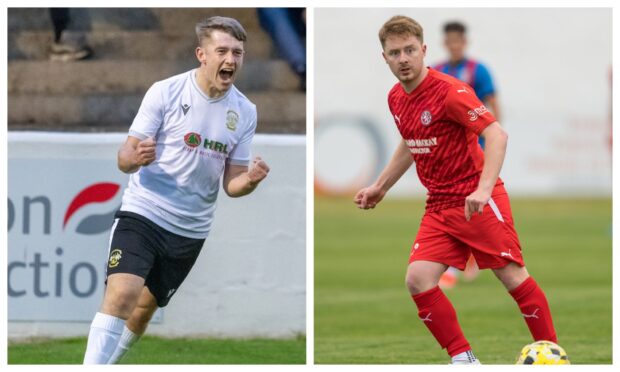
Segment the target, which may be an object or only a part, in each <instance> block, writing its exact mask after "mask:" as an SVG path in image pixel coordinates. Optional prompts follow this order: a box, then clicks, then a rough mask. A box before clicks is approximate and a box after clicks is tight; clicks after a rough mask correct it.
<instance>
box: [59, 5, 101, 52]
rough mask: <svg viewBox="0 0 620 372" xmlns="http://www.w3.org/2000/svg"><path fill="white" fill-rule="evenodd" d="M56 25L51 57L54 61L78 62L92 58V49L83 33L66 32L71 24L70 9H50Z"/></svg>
mask: <svg viewBox="0 0 620 372" xmlns="http://www.w3.org/2000/svg"><path fill="white" fill-rule="evenodd" d="M50 17H51V19H52V24H53V25H54V41H53V42H52V44H51V45H50V51H49V53H50V54H49V57H50V59H51V60H52V61H62V62H69V61H78V60H80V59H86V58H89V57H90V56H92V54H93V51H92V49H91V48H90V47H89V46H88V45H86V42H85V40H84V34H83V33H81V32H65V30H66V29H67V27H68V26H69V24H70V23H71V13H70V11H69V8H50Z"/></svg>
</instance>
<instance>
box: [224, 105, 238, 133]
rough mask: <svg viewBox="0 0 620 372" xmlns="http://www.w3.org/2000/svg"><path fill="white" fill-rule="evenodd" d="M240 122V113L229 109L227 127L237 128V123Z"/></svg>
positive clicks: (232, 129)
mask: <svg viewBox="0 0 620 372" xmlns="http://www.w3.org/2000/svg"><path fill="white" fill-rule="evenodd" d="M238 122H239V114H237V113H236V112H234V111H233V110H228V112H227V113H226V128H228V129H230V130H231V131H233V132H234V131H235V130H237V123H238Z"/></svg>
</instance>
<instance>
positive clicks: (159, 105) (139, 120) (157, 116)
mask: <svg viewBox="0 0 620 372" xmlns="http://www.w3.org/2000/svg"><path fill="white" fill-rule="evenodd" d="M164 112H165V110H164V102H163V97H162V91H161V84H158V83H155V84H153V85H152V86H151V87H150V88H149V90H148V91H147V92H146V94H145V95H144V98H143V99H142V104H141V105H140V109H139V110H138V113H137V114H136V117H135V118H134V119H133V123H132V124H131V127H130V128H129V135H130V136H133V137H137V138H139V139H141V140H144V139H146V138H147V137H155V136H156V135H157V132H158V131H159V128H160V127H161V124H162V123H163V121H164Z"/></svg>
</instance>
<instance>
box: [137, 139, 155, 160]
mask: <svg viewBox="0 0 620 372" xmlns="http://www.w3.org/2000/svg"><path fill="white" fill-rule="evenodd" d="M135 157H136V159H135V164H136V165H140V166H144V165H149V164H151V163H152V162H153V160H155V139H154V138H153V137H148V138H147V139H145V140H142V141H140V142H138V146H137V147H136V151H135Z"/></svg>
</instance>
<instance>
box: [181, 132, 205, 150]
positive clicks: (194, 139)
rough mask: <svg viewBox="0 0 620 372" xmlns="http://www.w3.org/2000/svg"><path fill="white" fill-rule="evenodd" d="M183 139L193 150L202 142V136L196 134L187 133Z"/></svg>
mask: <svg viewBox="0 0 620 372" xmlns="http://www.w3.org/2000/svg"><path fill="white" fill-rule="evenodd" d="M183 139H184V140H185V144H186V145H187V146H189V147H191V148H194V147H196V146H199V145H200V143H201V142H202V137H200V134H198V133H195V132H189V133H187V134H186V135H185V137H183Z"/></svg>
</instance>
